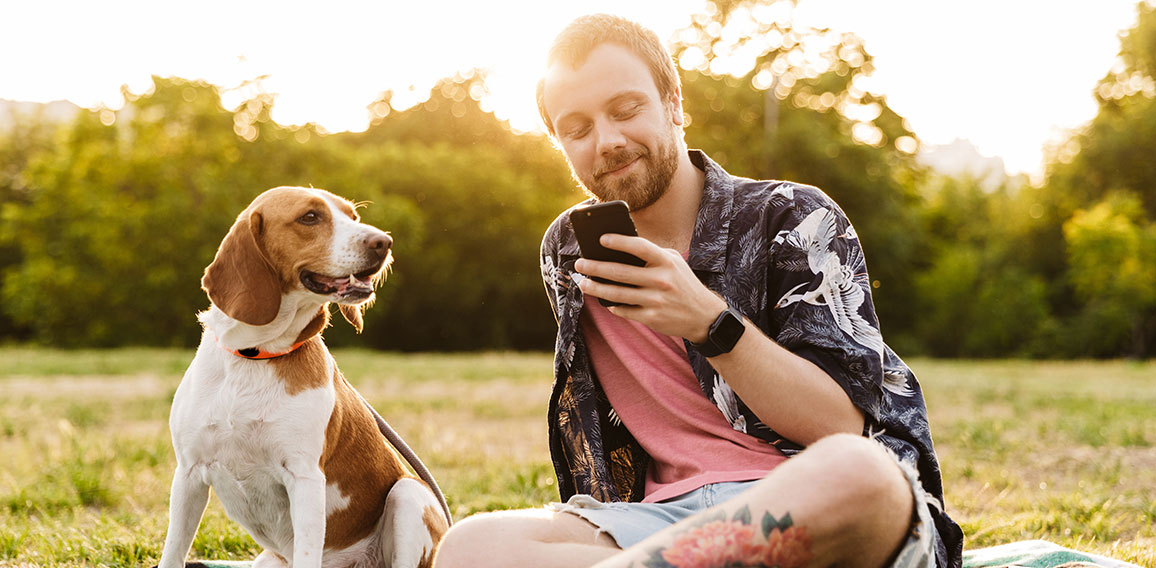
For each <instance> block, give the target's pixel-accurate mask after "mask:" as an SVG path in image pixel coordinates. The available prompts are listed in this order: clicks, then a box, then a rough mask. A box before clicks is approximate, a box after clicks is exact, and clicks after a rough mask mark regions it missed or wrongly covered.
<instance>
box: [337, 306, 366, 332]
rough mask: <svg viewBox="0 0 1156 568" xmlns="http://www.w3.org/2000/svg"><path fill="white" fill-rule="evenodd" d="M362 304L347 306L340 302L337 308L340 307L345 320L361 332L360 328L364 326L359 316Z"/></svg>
mask: <svg viewBox="0 0 1156 568" xmlns="http://www.w3.org/2000/svg"><path fill="white" fill-rule="evenodd" d="M364 305H365V304H361V305H357V306H347V305H345V304H341V305H339V306H338V308H340V309H341V315H343V316H345V321H348V322H349V324H350V325H352V326H353V329H355V330H357V333H361V328H362V327H364V326H365V324H364V320H363V319H362V317H361V307H362V306H364Z"/></svg>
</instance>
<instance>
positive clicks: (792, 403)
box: [710, 320, 864, 446]
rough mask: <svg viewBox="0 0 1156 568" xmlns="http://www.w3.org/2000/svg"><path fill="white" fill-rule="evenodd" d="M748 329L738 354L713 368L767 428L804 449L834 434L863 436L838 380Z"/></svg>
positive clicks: (753, 328)
mask: <svg viewBox="0 0 1156 568" xmlns="http://www.w3.org/2000/svg"><path fill="white" fill-rule="evenodd" d="M744 323H745V324H746V331H745V332H744V333H743V336H742V337H741V338H740V339H739V342H738V343H737V344H736V345H735V347H734V349H733V350H731V352H730V353H724V354H722V355H719V356H717V357H712V358H711V359H710V363H711V366H713V367H714V368H715V370H716V371H718V372H719V374H720V375H722V377H723V379H724V380H725V381H726V382H727V384H729V385H730V386H731V388H732V389H734V391H735V394H737V395H738V396H739V398H741V399H742V400H743V402H744V403H746V405H747V406H748V407H749V408H750V409H751V410H752V411H753V412H754V413H755V415H756V416H758V417H759V419H760V420H762V422H763V424H766V425H767V426H768V427H770V428H771V429H773V430H774V431H775V432H778V433H779V434H780V435H782V436H783V437H785V438H787V439H789V440H791V441H793V442H795V443H797V444H800V445H804V446H806V445H810V444H811V443H813V442H815V441H817V440H819V439H820V438H823V437H825V436H828V435H830V434H836V433H849V434H855V435H860V434H862V433H863V426H864V418H863V414H862V412H860V411H859V409H858V408H856V407H855V405H854V404H853V403H852V402H851V399H850V398H848V397H847V394H846V393H845V392H843V389H842V388H841V387H839V385H838V383H836V382H835V381H834V379H832V378H831V377H830V376H829V375H828V374H827V373H826V372H825V371H823V370H822V369H820V368H819V367H818V366H816V365H815V364H814V363H812V362H810V361H808V360H806V359H804V358H802V357H800V356H798V355H795V354H794V353H792V352H790V351H788V350H787V349H786V348H784V347H783V346H781V345H779V344H778V343H775V342H774V341H773V340H771V339H770V338H769V337H767V336H766V335H765V334H763V332H762V330H760V329H759V328H758V327H756V326H755V325H754V324H753V323H751V322H750V321H749V320H745V321H744Z"/></svg>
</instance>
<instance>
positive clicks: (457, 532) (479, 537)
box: [434, 513, 509, 568]
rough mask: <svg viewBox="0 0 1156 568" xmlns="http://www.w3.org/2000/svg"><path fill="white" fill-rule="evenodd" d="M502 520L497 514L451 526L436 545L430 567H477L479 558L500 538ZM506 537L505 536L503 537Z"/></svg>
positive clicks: (482, 515)
mask: <svg viewBox="0 0 1156 568" xmlns="http://www.w3.org/2000/svg"><path fill="white" fill-rule="evenodd" d="M503 524H504V523H503V520H502V518H501V516H500V515H499V514H497V513H483V514H478V515H474V516H472V517H468V518H466V519H462V520H461V521H459V522H457V523H454V526H452V527H450V530H449V531H448V532H446V534H445V536H443V537H442V541H441V543H440V544H439V545H438V550H437V555H436V556H435V558H434V566H436V567H437V568H460V567H465V566H479V562H478V560H479V556H481V557H482V558H483V559H484V554H483V553H484V551H486V550H487V549H488V548H491V547H492V546H493V544H494V542H495V539H497V538H498V537H499V536H502V535H501V532H502V525H503ZM505 536H507V537H508V536H509V535H505Z"/></svg>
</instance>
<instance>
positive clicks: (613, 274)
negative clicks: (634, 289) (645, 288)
mask: <svg viewBox="0 0 1156 568" xmlns="http://www.w3.org/2000/svg"><path fill="white" fill-rule="evenodd" d="M574 269H575V270H577V271H578V272H580V273H582V274H584V275H586V276H598V277H600V278H606V279H608V280H615V281H617V282H623V283H626V284H633V285H635V286H641V285H643V284H645V283H646V280H645V274H646V273H645V272H644V270H645V268H643V267H639V266H632V265H629V264H622V263H620V262H607V261H603V260H590V259H588V258H580V259H578V262H576V263H574Z"/></svg>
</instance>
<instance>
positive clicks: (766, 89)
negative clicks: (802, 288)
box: [673, 0, 925, 342]
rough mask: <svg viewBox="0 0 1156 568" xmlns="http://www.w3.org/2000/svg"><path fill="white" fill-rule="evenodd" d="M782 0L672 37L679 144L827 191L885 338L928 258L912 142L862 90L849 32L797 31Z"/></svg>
mask: <svg viewBox="0 0 1156 568" xmlns="http://www.w3.org/2000/svg"><path fill="white" fill-rule="evenodd" d="M794 5H795V2H793V1H790V0H778V1H776V0H718V1H715V2H708V3H707V5H706V10H705V12H704V13H702V14H699V15H696V16H695V18H694V21H693V24H692V25H691V26H690V27H689V28H688V29H686V30H683V31H682V32H680V33H679V34H677V38H678V39H677V41H676V44H675V47H674V50H673V52H674V55H675V58H676V60H677V61H678V62H679V65H680V66H681V67H682V68H683V99H684V103H683V104H684V110H685V112H686V113H687V114H688V115H689V118H690V124H689V126H688V127H687V130H686V137H687V142H688V144H690V145H691V146H692V147H699V148H702V149H704V150H706V151H707V152H708V153H709V154H710V155H711V156H712V157H713V158H714V159H716V160H717V161H719V163H720V164H721V165H723V166H724V167H727V168H728V169H729V170H730V171H731V172H732V173H734V174H737V175H742V176H747V177H753V178H764V179H776V178H777V179H789V180H792V181H797V182H801V183H807V184H811V185H815V186H817V187H819V188H821V189H823V190H824V191H825V192H827V193H828V194H830V195H831V196H832V197H834V198H835V200H836V201H837V202H838V203H839V204H840V206H841V207H842V208H843V209H844V211H845V212H846V213H847V215H848V217H850V219H851V221H852V222H853V223H854V224H855V227H856V230H857V232H858V233H859V235H860V238H861V239H862V241H863V243H864V248H865V249H866V250H867V254H868V259H867V260H868V267H869V269H870V270H871V276H872V278H873V285H874V286H875V287H876V288H877V291H876V294H875V305H876V309H877V311H878V312H879V314H880V319H881V320H882V321H883V322H884V324H885V325H886V326H888V330H889V332H888V337H889V340H890V341H893V342H894V341H895V340H896V339H899V341H900V342H902V341H903V340H902V337H901V336H902V335H903V332H904V331H905V330H909V329H911V328H912V326H913V323H914V322H913V320H914V317H915V314H913V313H912V311H911V310H910V309H909V304H910V303H909V301H908V298H909V296H910V289H911V286H912V285H913V282H912V280H911V279H912V276H913V274H914V272H915V270H916V268H918V267H919V266H920V263H921V262H923V261H922V260H921V258H922V257H923V256H924V255H925V251H923V250H922V245H921V243H922V242H924V235H923V225H922V223H921V221H920V219H919V215H918V212H919V206H920V198H919V196H918V194H917V192H916V190H915V188H916V183H917V182H918V181H919V180H920V179H921V178H922V177H923V176H924V175H925V174H924V173H923V171H922V170H921V169H920V167H919V166H918V165H917V164H916V162H915V159H914V154H915V152H916V150H917V149H918V140H917V138H916V137H915V134H914V133H913V132H911V130H910V129H909V128H907V126H906V124H905V122H904V120H903V119H902V117H900V116H899V115H898V114H896V113H895V112H894V111H893V110H891V109H890V107H888V106H887V102H886V99H885V98H884V97H882V96H877V95H873V94H871V93H868V92H865V91H863V90H862V89H860V88H859V87H858V86H857V84H858V82H859V80H860V79H861V78H862V77H864V76H866V75H868V74H870V72H871V70H872V64H871V56H870V54H869V53H868V52H867V50H866V47H865V46H864V44H863V42H862V40H861V39H860V38H858V37H857V36H855V35H853V34H840V33H834V32H831V31H829V30H817V29H804V28H801V27H798V26H795V25H794V23H793V15H792V10H793V7H794Z"/></svg>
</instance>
